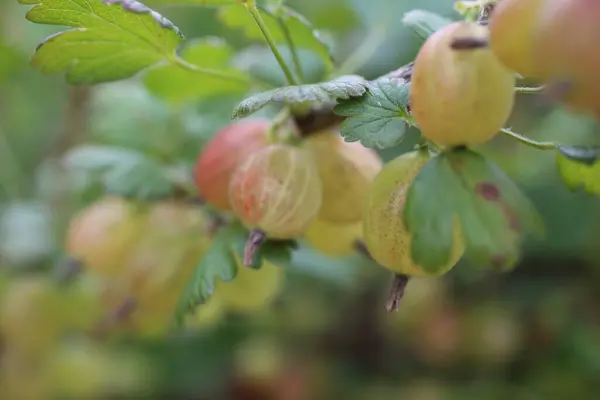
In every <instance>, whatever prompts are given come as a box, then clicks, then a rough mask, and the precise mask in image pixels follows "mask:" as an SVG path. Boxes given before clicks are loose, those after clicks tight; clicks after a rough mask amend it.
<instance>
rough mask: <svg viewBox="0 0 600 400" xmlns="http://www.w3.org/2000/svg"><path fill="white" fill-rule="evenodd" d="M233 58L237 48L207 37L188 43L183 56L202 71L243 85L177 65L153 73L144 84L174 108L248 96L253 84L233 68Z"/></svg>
mask: <svg viewBox="0 0 600 400" xmlns="http://www.w3.org/2000/svg"><path fill="white" fill-rule="evenodd" d="M233 54H234V50H233V48H232V47H231V46H229V45H228V44H227V43H226V42H225V41H224V40H222V39H220V38H216V37H205V38H202V39H196V40H194V41H190V42H188V43H186V47H185V48H184V49H183V50H182V53H181V56H182V57H183V59H185V60H186V61H188V62H190V63H192V64H194V65H196V66H198V67H202V68H210V69H215V70H219V71H221V72H225V73H227V74H229V75H232V76H237V77H238V78H239V81H237V80H229V79H218V78H215V77H213V76H210V75H203V74H198V73H195V72H192V71H187V70H184V69H182V68H180V67H178V66H175V65H167V66H160V67H156V68H153V69H151V70H149V71H148V72H147V73H146V74H145V76H144V84H145V85H146V87H147V88H148V90H149V91H150V92H151V93H152V94H154V95H155V96H157V97H159V98H161V99H163V100H167V101H169V102H171V103H174V104H182V103H186V102H191V101H194V100H198V99H200V98H202V97H208V96H217V95H222V94H231V93H241V92H245V91H247V90H248V89H249V86H250V81H249V79H248V77H247V76H246V75H245V74H244V73H242V72H239V71H237V70H236V69H234V68H233V67H231V66H230V61H231V59H232V56H233ZM244 81H245V82H244Z"/></svg>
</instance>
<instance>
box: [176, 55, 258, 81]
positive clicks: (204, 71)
mask: <svg viewBox="0 0 600 400" xmlns="http://www.w3.org/2000/svg"><path fill="white" fill-rule="evenodd" d="M171 62H172V63H173V64H174V65H177V66H178V67H181V68H183V69H185V70H187V71H190V72H195V73H197V74H201V75H206V76H211V77H213V78H217V79H222V80H225V81H231V82H237V83H240V84H244V85H251V84H252V82H251V81H250V80H248V79H246V78H244V77H242V76H239V75H234V74H228V73H225V72H223V71H219V70H216V69H212V68H204V67H200V66H198V65H195V64H192V63H190V62H188V61H186V60H184V59H183V58H181V57H180V56H178V55H176V54H175V55H173V56H172V57H171Z"/></svg>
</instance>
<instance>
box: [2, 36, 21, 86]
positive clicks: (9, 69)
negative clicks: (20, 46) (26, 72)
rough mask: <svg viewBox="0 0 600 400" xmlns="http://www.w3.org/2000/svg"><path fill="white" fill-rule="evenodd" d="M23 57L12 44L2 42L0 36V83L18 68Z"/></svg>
mask: <svg viewBox="0 0 600 400" xmlns="http://www.w3.org/2000/svg"><path fill="white" fill-rule="evenodd" d="M23 59H24V57H23V54H21V53H20V52H19V51H18V50H17V49H16V48H14V47H13V46H9V45H8V44H6V43H3V42H2V38H1V37H0V83H3V82H6V80H8V79H9V78H10V77H11V75H13V74H15V72H17V71H18V70H19V67H20V63H21V61H22V60H23Z"/></svg>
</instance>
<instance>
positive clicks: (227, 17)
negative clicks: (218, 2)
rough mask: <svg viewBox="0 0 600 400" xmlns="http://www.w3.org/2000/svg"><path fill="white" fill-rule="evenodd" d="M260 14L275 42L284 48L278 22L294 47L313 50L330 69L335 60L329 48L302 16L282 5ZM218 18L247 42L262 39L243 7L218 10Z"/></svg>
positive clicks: (260, 10)
mask: <svg viewBox="0 0 600 400" xmlns="http://www.w3.org/2000/svg"><path fill="white" fill-rule="evenodd" d="M259 12H260V14H261V16H262V17H263V19H264V22H265V24H266V26H267V28H268V29H269V31H270V32H271V34H272V36H273V40H274V41H275V43H277V44H279V45H287V38H286V33H285V31H284V30H283V29H282V27H281V25H280V21H281V23H282V24H284V26H285V27H286V29H287V31H288V32H289V35H290V37H291V40H292V42H293V43H294V46H295V47H297V48H300V49H308V50H312V51H314V52H315V53H316V54H317V55H319V57H321V59H322V60H323V62H324V63H325V66H326V67H327V70H328V71H329V70H331V69H332V68H333V63H334V60H333V58H332V56H331V50H330V48H329V46H328V45H327V44H326V43H325V41H324V40H323V39H322V37H321V34H320V33H319V32H318V31H317V30H316V29H315V28H314V27H313V26H312V25H311V23H310V22H309V21H308V20H307V19H306V18H305V17H304V16H302V15H301V14H299V13H298V12H296V11H294V10H293V9H291V8H289V7H285V6H283V7H277V8H269V9H267V8H261V7H259ZM219 18H220V19H221V21H223V23H225V24H226V25H227V26H228V27H230V28H234V29H240V30H242V31H243V32H244V35H245V36H247V37H248V38H250V39H254V40H261V41H263V40H264V39H263V35H262V33H261V31H260V29H259V28H258V27H257V26H256V22H254V19H252V17H251V16H250V14H249V13H248V11H247V10H246V9H245V8H244V7H236V6H231V7H225V8H223V9H221V10H220V12H219Z"/></svg>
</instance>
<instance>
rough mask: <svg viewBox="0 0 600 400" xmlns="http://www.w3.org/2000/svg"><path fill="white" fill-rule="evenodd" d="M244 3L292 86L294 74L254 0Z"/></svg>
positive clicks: (296, 83)
mask: <svg viewBox="0 0 600 400" xmlns="http://www.w3.org/2000/svg"><path fill="white" fill-rule="evenodd" d="M244 5H245V6H246V10H248V13H250V16H251V17H252V19H254V22H255V23H256V25H257V26H258V29H260V31H261V33H262V35H263V37H264V38H265V41H266V42H267V44H268V45H269V48H270V49H271V51H272V52H273V55H274V56H275V59H277V63H279V66H280V67H281V70H282V71H283V73H284V75H285V77H286V79H287V80H288V83H289V84H290V85H292V86H296V85H298V82H297V81H296V78H295V77H294V74H293V73H292V71H291V70H290V67H288V65H287V64H286V62H285V60H284V59H283V56H282V55H281V52H280V51H279V49H278V48H277V44H276V43H275V39H274V38H273V35H272V34H271V31H269V28H268V27H267V25H266V24H265V21H264V20H263V18H262V16H261V15H260V12H259V11H258V8H257V7H256V1H254V0H249V1H247V2H246V3H244Z"/></svg>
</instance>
